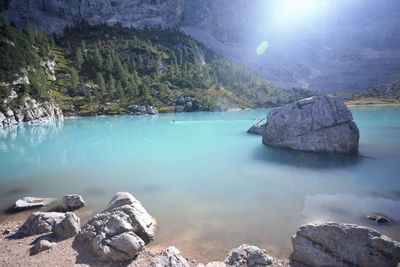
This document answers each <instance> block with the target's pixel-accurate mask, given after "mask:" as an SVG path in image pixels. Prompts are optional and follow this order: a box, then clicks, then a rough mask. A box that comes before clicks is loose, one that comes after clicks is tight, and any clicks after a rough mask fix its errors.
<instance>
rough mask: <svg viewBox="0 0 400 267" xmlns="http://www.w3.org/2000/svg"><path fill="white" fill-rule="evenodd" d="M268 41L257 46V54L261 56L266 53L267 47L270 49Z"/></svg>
mask: <svg viewBox="0 0 400 267" xmlns="http://www.w3.org/2000/svg"><path fill="white" fill-rule="evenodd" d="M268 46H269V44H268V42H267V41H262V42H261V43H260V44H259V45H258V46H257V51H256V53H257V56H261V55H262V54H264V53H265V52H266V51H267V49H268Z"/></svg>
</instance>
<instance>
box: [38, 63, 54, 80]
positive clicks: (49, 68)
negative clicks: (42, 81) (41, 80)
mask: <svg viewBox="0 0 400 267" xmlns="http://www.w3.org/2000/svg"><path fill="white" fill-rule="evenodd" d="M40 65H41V66H42V67H43V69H44V71H45V73H46V75H47V77H48V78H49V80H51V81H55V80H56V79H57V78H56V71H55V69H56V61H55V60H54V59H49V58H46V59H44V60H42V61H41V62H40Z"/></svg>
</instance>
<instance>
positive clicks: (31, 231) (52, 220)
mask: <svg viewBox="0 0 400 267" xmlns="http://www.w3.org/2000/svg"><path fill="white" fill-rule="evenodd" d="M64 218H65V214H64V213H61V212H40V211H36V212H33V213H32V214H31V215H29V217H28V219H26V221H25V223H24V224H23V225H22V226H21V227H20V229H19V230H18V232H19V233H20V234H22V235H25V236H30V235H37V234H44V233H50V232H53V230H54V227H55V226H56V225H57V224H59V223H60V222H61V221H62V220H63V219H64Z"/></svg>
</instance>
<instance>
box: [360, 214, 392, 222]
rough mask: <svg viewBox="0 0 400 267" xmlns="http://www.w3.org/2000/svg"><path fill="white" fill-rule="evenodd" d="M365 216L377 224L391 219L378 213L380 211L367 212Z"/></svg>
mask: <svg viewBox="0 0 400 267" xmlns="http://www.w3.org/2000/svg"><path fill="white" fill-rule="evenodd" d="M366 217H367V219H369V220H371V221H374V222H376V223H378V224H381V223H388V222H391V221H392V220H391V219H390V218H389V217H387V216H385V215H383V214H380V213H370V214H367V215H366Z"/></svg>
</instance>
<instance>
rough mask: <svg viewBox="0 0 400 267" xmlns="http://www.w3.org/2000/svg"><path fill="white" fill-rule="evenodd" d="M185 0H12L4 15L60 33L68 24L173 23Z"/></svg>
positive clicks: (135, 24) (17, 23)
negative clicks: (77, 22) (84, 22)
mask: <svg viewBox="0 0 400 267" xmlns="http://www.w3.org/2000/svg"><path fill="white" fill-rule="evenodd" d="M182 5H183V0H155V1H142V0H119V1H109V0H83V1H82V0H33V1H29V2H26V1H24V0H12V1H9V4H8V5H7V8H6V9H5V11H4V12H3V14H2V15H3V16H5V17H7V18H8V19H9V20H10V21H12V22H14V23H15V24H16V25H18V26H23V25H24V23H25V21H26V20H30V21H31V22H33V23H35V24H36V25H38V26H39V28H40V29H42V30H44V31H46V32H58V33H61V32H62V29H63V28H64V27H65V26H66V25H71V24H73V23H74V22H75V21H81V20H86V21H88V22H89V23H91V24H99V23H107V24H115V23H117V22H119V23H121V24H122V25H123V26H133V27H138V28H141V27H144V26H148V27H165V28H167V27H174V26H176V25H177V24H178V22H179V21H180V19H181V13H182V8H183V7H182Z"/></svg>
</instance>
